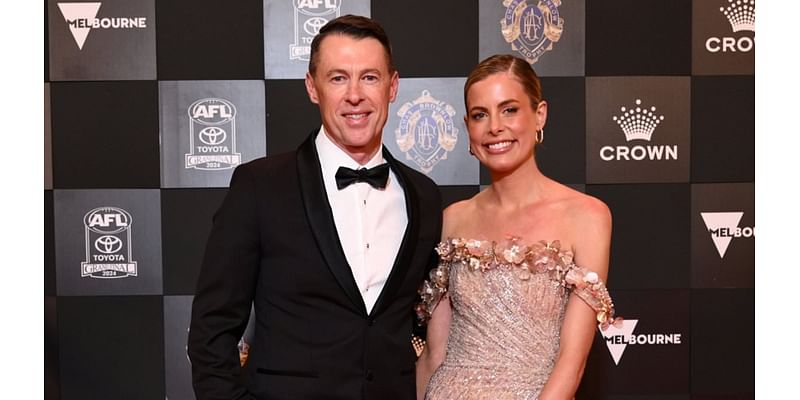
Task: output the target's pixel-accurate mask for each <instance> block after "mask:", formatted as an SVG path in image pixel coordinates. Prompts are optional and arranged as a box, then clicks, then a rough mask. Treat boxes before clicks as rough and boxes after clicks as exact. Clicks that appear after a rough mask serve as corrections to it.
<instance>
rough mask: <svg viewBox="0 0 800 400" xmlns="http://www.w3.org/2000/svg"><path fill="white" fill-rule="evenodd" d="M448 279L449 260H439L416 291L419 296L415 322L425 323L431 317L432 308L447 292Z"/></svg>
mask: <svg viewBox="0 0 800 400" xmlns="http://www.w3.org/2000/svg"><path fill="white" fill-rule="evenodd" d="M449 281H450V262H449V261H444V260H441V261H439V265H437V266H436V268H434V269H432V270H431V272H430V273H429V274H428V279H426V280H425V281H424V282H422V285H421V286H420V288H419V290H418V293H419V296H420V298H421V300H420V302H419V303H417V305H416V307H415V311H416V312H417V323H418V324H419V325H425V324H427V323H428V321H429V320H430V319H431V315H433V310H434V309H435V308H436V306H437V305H438V304H439V302H440V301H441V300H442V298H444V296H445V295H446V294H447V285H448V282H449Z"/></svg>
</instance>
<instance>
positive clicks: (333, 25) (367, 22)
mask: <svg viewBox="0 0 800 400" xmlns="http://www.w3.org/2000/svg"><path fill="white" fill-rule="evenodd" d="M331 34H339V35H347V36H350V37H352V38H354V39H364V38H373V39H375V40H377V41H378V42H380V43H381V46H383V50H384V51H385V52H386V61H387V65H388V66H389V71H390V72H394V70H395V68H394V61H393V60H392V45H391V43H389V37H388V36H386V32H385V31H384V30H383V27H381V26H380V24H378V23H377V22H375V21H374V20H372V19H370V18H367V17H362V16H360V15H352V14H348V15H342V16H341V17H338V18H335V19H332V20H330V21H329V22H328V23H327V24H325V26H323V27H322V28H321V29H320V30H319V33H318V34H317V36H314V40H313V41H311V56H310V59H309V62H308V72H309V73H310V74H311V75H314V72H316V70H317V58H318V57H319V56H318V55H317V54H318V53H319V46H320V44H322V40H324V39H325V37H327V36H329V35H331Z"/></svg>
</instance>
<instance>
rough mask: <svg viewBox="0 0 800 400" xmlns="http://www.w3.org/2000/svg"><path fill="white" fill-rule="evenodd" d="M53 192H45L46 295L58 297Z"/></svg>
mask: <svg viewBox="0 0 800 400" xmlns="http://www.w3.org/2000/svg"><path fill="white" fill-rule="evenodd" d="M53 221H54V218H53V191H52V190H45V191H44V295H45V296H55V295H56V254H55V252H56V248H55V246H56V245H55V228H54V227H53Z"/></svg>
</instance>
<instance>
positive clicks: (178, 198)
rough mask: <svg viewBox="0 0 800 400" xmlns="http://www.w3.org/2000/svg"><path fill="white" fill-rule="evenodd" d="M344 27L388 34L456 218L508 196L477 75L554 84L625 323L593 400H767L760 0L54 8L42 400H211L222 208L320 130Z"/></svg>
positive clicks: (602, 350) (419, 135)
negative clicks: (204, 339)
mask: <svg viewBox="0 0 800 400" xmlns="http://www.w3.org/2000/svg"><path fill="white" fill-rule="evenodd" d="M347 13H355V14H363V15H369V16H371V17H372V18H374V19H376V20H378V21H379V22H380V23H381V24H382V25H383V26H384V27H385V29H386V30H387V32H388V34H389V36H390V37H391V39H392V42H393V51H394V54H395V60H396V65H397V67H398V69H399V71H400V76H401V80H400V91H399V94H398V99H397V101H396V102H395V103H394V104H392V105H391V108H390V115H389V120H388V123H387V125H386V128H385V130H384V143H385V145H386V146H387V148H389V149H390V151H391V152H392V153H393V154H394V155H395V157H397V158H398V159H400V160H402V161H403V162H405V163H406V164H408V165H410V166H411V167H413V168H416V169H418V170H420V171H422V172H424V173H426V174H428V176H430V177H431V178H432V179H433V180H434V181H435V182H436V183H437V184H438V185H439V187H440V189H441V191H442V194H443V198H444V203H443V204H442V207H444V206H446V205H448V204H450V203H452V202H454V201H457V200H460V199H464V198H468V197H470V196H472V195H474V194H475V193H477V192H478V191H479V190H481V189H482V188H483V187H485V186H486V185H488V184H489V183H490V181H489V178H488V174H487V171H486V170H485V169H483V168H482V167H481V166H480V165H479V164H478V163H477V162H476V160H475V159H474V158H472V157H470V156H469V155H468V152H467V144H468V137H467V132H466V127H465V126H464V123H463V116H464V106H463V104H462V86H463V83H464V80H465V78H466V75H467V74H468V73H469V71H470V69H471V68H472V67H473V66H474V65H475V64H476V63H477V62H478V61H480V60H481V59H482V58H485V57H486V56H488V55H491V54H495V53H511V54H515V55H518V56H521V57H525V58H527V59H528V60H529V62H531V63H532V65H533V66H534V68H535V69H536V70H537V72H538V73H539V74H540V76H541V78H542V85H543V88H544V98H545V99H546V100H548V102H549V104H550V108H549V110H550V113H549V119H548V123H547V129H546V136H545V141H544V143H543V145H542V146H541V147H540V148H539V149H538V150H537V158H538V162H539V165H540V167H541V169H542V170H543V171H544V172H545V173H546V174H547V175H549V176H551V177H553V178H555V179H557V180H559V181H561V182H563V183H565V184H568V185H570V186H571V187H574V188H576V189H578V190H581V191H584V192H586V193H588V194H591V195H593V196H596V197H598V198H600V199H602V200H603V201H604V202H606V204H608V205H609V207H610V208H611V211H612V213H613V216H614V231H613V243H612V254H611V267H610V268H611V269H610V275H609V287H610V289H611V293H612V295H613V297H614V298H615V302H616V305H617V308H618V311H619V313H621V314H622V315H624V316H625V318H626V321H625V324H624V325H623V326H622V327H621V328H617V329H612V330H610V331H606V332H602V333H600V332H598V333H597V335H596V337H595V342H594V344H593V347H592V350H591V353H590V355H589V360H588V363H587V368H586V372H585V375H584V379H583V383H582V385H581V387H580V389H579V392H578V398H579V399H634V398H635V399H712V398H714V399H718V398H736V399H749V398H753V396H754V379H753V374H754V367H753V364H754V355H753V353H754V330H753V328H751V327H748V325H747V324H742V321H749V320H750V319H752V317H753V314H754V301H753V300H754V290H753V288H754V244H753V243H754V240H755V239H754V238H755V226H754V220H755V219H754V155H753V154H754V152H753V144H754V119H753V109H754V100H753V95H754V53H755V42H754V36H755V32H754V30H755V28H754V21H755V2H754V0H735V1H731V0H651V1H647V2H641V1H636V0H618V1H614V2H607V1H587V0H560V1H559V0H539V1H538V3H537V2H532V1H528V2H524V1H523V0H480V1H475V0H472V1H463V0H442V1H435V2H431V1H423V0H406V1H402V2H400V1H396V2H389V1H366V0H242V1H236V2H219V1H211V0H193V1H188V0H158V1H156V0H101V1H99V2H93V3H88V2H73V1H68V0H63V1H59V0H47V1H46V7H45V15H44V18H45V23H46V29H47V32H46V35H45V76H44V81H45V88H44V99H45V120H46V124H45V164H46V165H45V167H46V168H45V171H46V172H45V190H44V196H45V202H44V204H45V210H44V212H45V282H44V287H45V297H46V298H45V319H46V321H45V322H46V324H45V329H46V331H45V392H46V398H48V399H81V400H83V399H90V398H97V399H110V398H113V399H164V398H168V399H174V400H182V399H193V394H192V392H191V385H190V382H189V362H188V359H187V358H186V348H185V343H186V336H187V329H188V321H189V309H190V305H191V299H192V296H193V295H194V283H195V280H196V278H197V274H198V268H199V265H200V261H201V258H202V251H203V247H204V245H205V240H206V237H207V235H208V232H209V230H210V225H211V215H212V214H213V212H214V211H215V210H216V208H217V207H218V206H219V205H220V203H221V201H222V198H223V197H224V195H225V193H226V191H227V184H228V181H229V179H230V176H231V172H232V170H233V168H235V166H236V165H239V164H241V163H244V162H247V161H250V160H252V159H255V158H258V157H262V156H269V155H273V154H278V153H281V152H284V151H288V150H291V149H293V148H295V147H296V146H297V145H298V144H299V143H300V142H301V141H302V140H303V139H304V138H305V137H306V136H307V135H308V134H309V133H310V132H311V131H312V130H315V129H317V128H318V127H319V124H320V119H319V114H318V110H317V108H316V106H315V105H313V104H312V103H311V102H309V101H308V98H307V96H306V94H305V88H304V85H303V81H302V78H303V76H304V73H305V71H306V68H307V60H308V51H309V43H310V41H311V39H312V38H313V36H314V35H315V34H316V31H317V30H318V29H319V27H320V26H321V25H322V24H324V23H325V22H326V21H327V20H329V19H331V18H333V17H335V16H337V15H343V14H347ZM514 28H518V29H517V30H516V31H515V30H514ZM514 32H516V34H514Z"/></svg>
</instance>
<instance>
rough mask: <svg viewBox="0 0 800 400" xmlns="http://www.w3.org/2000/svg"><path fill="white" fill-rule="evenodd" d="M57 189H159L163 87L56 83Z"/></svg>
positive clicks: (141, 83) (143, 83)
mask: <svg viewBox="0 0 800 400" xmlns="http://www.w3.org/2000/svg"><path fill="white" fill-rule="evenodd" d="M50 97H51V104H52V110H51V115H52V121H53V132H54V134H53V186H54V187H55V188H56V189H73V188H74V189H77V188H83V189H90V188H158V187H159V181H160V163H161V161H160V159H159V149H158V84H157V83H156V82H155V81H120V82H53V83H51V84H50Z"/></svg>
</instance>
